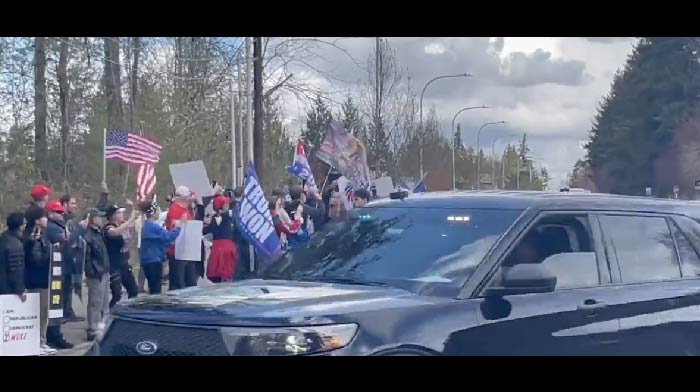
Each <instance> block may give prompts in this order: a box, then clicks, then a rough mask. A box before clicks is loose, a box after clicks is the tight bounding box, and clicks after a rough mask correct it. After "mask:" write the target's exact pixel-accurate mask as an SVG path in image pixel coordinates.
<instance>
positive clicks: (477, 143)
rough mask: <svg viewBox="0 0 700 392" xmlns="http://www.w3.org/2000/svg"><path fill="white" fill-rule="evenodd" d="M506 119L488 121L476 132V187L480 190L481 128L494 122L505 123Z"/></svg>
mask: <svg viewBox="0 0 700 392" xmlns="http://www.w3.org/2000/svg"><path fill="white" fill-rule="evenodd" d="M505 123H506V122H505V121H494V122H487V123H486V124H484V125H482V126H481V127H479V130H478V131H477V132H476V189H477V190H479V189H481V181H480V180H479V175H480V172H481V153H480V152H481V145H480V144H479V138H480V137H481V130H482V129H484V128H486V127H487V126H489V125H494V124H505Z"/></svg>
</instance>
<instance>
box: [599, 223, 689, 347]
mask: <svg viewBox="0 0 700 392" xmlns="http://www.w3.org/2000/svg"><path fill="white" fill-rule="evenodd" d="M596 218H597V219H598V220H599V222H600V225H601V229H602V238H603V241H604V244H605V247H606V250H607V253H608V255H609V256H610V262H611V266H612V280H613V284H614V285H615V287H616V291H617V295H618V298H617V300H615V301H614V302H613V303H611V304H610V305H611V309H613V311H614V312H615V314H617V316H618V317H619V318H620V345H619V346H620V347H619V348H620V352H619V354H621V355H698V354H700V347H699V342H700V337H698V333H697V331H698V330H700V329H699V328H700V294H699V293H700V281H699V280H698V279H697V277H698V272H699V271H700V258H698V253H697V251H696V249H695V248H694V247H693V246H692V245H691V243H690V241H689V240H688V237H687V236H686V235H685V234H684V233H683V232H682V231H681V230H680V227H679V225H678V223H677V220H676V219H680V218H673V217H672V216H665V215H659V214H628V213H606V214H600V215H598V216H597V217H596Z"/></svg>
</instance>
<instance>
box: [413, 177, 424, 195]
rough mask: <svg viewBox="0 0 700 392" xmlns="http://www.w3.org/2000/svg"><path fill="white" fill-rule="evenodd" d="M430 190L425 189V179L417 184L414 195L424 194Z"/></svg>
mask: <svg viewBox="0 0 700 392" xmlns="http://www.w3.org/2000/svg"><path fill="white" fill-rule="evenodd" d="M427 191H428V189H427V188H426V187H425V182H423V179H421V180H420V181H418V183H417V184H416V187H415V188H413V193H422V192H427Z"/></svg>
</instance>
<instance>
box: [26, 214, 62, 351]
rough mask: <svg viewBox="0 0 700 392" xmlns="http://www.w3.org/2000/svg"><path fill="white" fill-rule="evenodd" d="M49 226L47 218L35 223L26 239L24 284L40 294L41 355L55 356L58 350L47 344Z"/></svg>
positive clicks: (28, 288)
mask: <svg viewBox="0 0 700 392" xmlns="http://www.w3.org/2000/svg"><path fill="white" fill-rule="evenodd" d="M47 225H48V219H47V218H46V216H45V215H44V216H41V217H39V218H38V219H36V220H35V221H34V224H33V226H34V228H33V229H32V231H31V232H29V233H28V236H27V237H26V238H25V239H24V252H25V264H24V266H25V268H24V284H25V286H26V287H27V291H28V292H30V293H38V294H39V306H40V308H39V336H40V342H41V343H40V344H41V351H40V353H41V355H49V354H54V353H55V352H56V349H53V348H51V347H49V346H48V345H47V344H46V329H47V328H48V325H49V275H50V272H51V271H50V270H51V244H50V243H49V240H48V238H46V235H45V233H44V231H45V230H46V226H47Z"/></svg>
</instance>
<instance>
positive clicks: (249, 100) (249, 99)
mask: <svg viewBox="0 0 700 392" xmlns="http://www.w3.org/2000/svg"><path fill="white" fill-rule="evenodd" d="M252 46H253V43H252V42H251V40H250V37H245V96H246V131H247V132H246V133H247V138H248V162H253V157H254V154H253V78H252V77H251V76H252V75H251V68H253V58H252V56H251V54H252V53H251V52H252Z"/></svg>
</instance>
